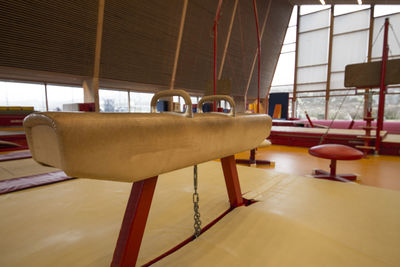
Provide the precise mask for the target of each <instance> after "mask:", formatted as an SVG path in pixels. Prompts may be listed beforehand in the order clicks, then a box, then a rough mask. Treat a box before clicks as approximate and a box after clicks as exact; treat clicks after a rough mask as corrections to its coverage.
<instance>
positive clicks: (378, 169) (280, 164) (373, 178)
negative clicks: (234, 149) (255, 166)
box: [235, 145, 400, 190]
mask: <svg viewBox="0 0 400 267" xmlns="http://www.w3.org/2000/svg"><path fill="white" fill-rule="evenodd" d="M235 157H236V158H248V157H249V152H245V153H239V154H237V155H236V156H235ZM256 158H257V159H261V160H272V161H275V168H274V170H275V171H276V172H282V173H289V174H295V175H310V174H311V172H312V170H313V169H323V170H326V171H328V170H329V164H330V161H329V160H327V159H321V158H316V157H313V156H311V155H309V154H308V148H303V147H291V146H278V145H272V146H270V147H266V148H261V149H258V150H257V154H256ZM259 168H271V167H265V166H261V167H259ZM337 172H338V173H356V174H358V175H359V181H358V182H359V183H360V184H364V185H370V186H376V187H381V188H387V189H394V190H400V157H398V156H384V155H369V156H368V158H366V159H361V160H352V161H338V163H337Z"/></svg>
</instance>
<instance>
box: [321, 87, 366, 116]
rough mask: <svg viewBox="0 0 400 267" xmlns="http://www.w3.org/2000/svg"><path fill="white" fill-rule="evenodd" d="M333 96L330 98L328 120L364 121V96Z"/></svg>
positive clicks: (344, 94)
mask: <svg viewBox="0 0 400 267" xmlns="http://www.w3.org/2000/svg"><path fill="white" fill-rule="evenodd" d="M346 94H347V92H344V93H343V95H341V96H331V97H330V98H329V116H328V119H330V120H332V119H336V120H353V119H354V120H362V119H363V115H364V96H362V95H356V96H355V95H346Z"/></svg>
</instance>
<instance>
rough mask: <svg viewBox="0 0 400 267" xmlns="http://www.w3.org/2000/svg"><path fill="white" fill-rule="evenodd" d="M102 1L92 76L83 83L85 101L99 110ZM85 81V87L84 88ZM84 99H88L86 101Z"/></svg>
mask: <svg viewBox="0 0 400 267" xmlns="http://www.w3.org/2000/svg"><path fill="white" fill-rule="evenodd" d="M104 1H105V0H99V9H98V13H97V32H96V49H95V55H94V66H93V78H92V80H91V81H90V82H88V81H85V82H84V84H83V88H84V98H85V102H94V104H95V111H96V112H99V111H100V105H99V74H100V59H101V57H100V56H101V42H102V39H103V22H104ZM85 83H86V88H85ZM86 99H87V100H88V101H86Z"/></svg>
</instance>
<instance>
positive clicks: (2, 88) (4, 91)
mask: <svg viewBox="0 0 400 267" xmlns="http://www.w3.org/2000/svg"><path fill="white" fill-rule="evenodd" d="M0 106H28V107H32V106H33V107H34V109H35V111H46V96H45V90H44V84H35V83H16V82H0Z"/></svg>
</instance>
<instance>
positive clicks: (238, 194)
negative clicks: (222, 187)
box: [221, 155, 243, 208]
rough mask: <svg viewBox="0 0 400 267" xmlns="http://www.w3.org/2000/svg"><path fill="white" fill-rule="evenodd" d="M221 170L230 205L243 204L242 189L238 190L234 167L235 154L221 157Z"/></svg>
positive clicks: (237, 205) (237, 178) (236, 174)
mask: <svg viewBox="0 0 400 267" xmlns="http://www.w3.org/2000/svg"><path fill="white" fill-rule="evenodd" d="M221 164H222V170H223V172H224V177H225V183H226V189H227V191H228V196H229V202H230V204H231V207H233V208H235V207H239V206H242V205H243V198H242V191H241V190H240V183H239V177H238V173H237V169H236V161H235V156H233V155H232V156H228V157H225V158H222V159H221Z"/></svg>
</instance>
